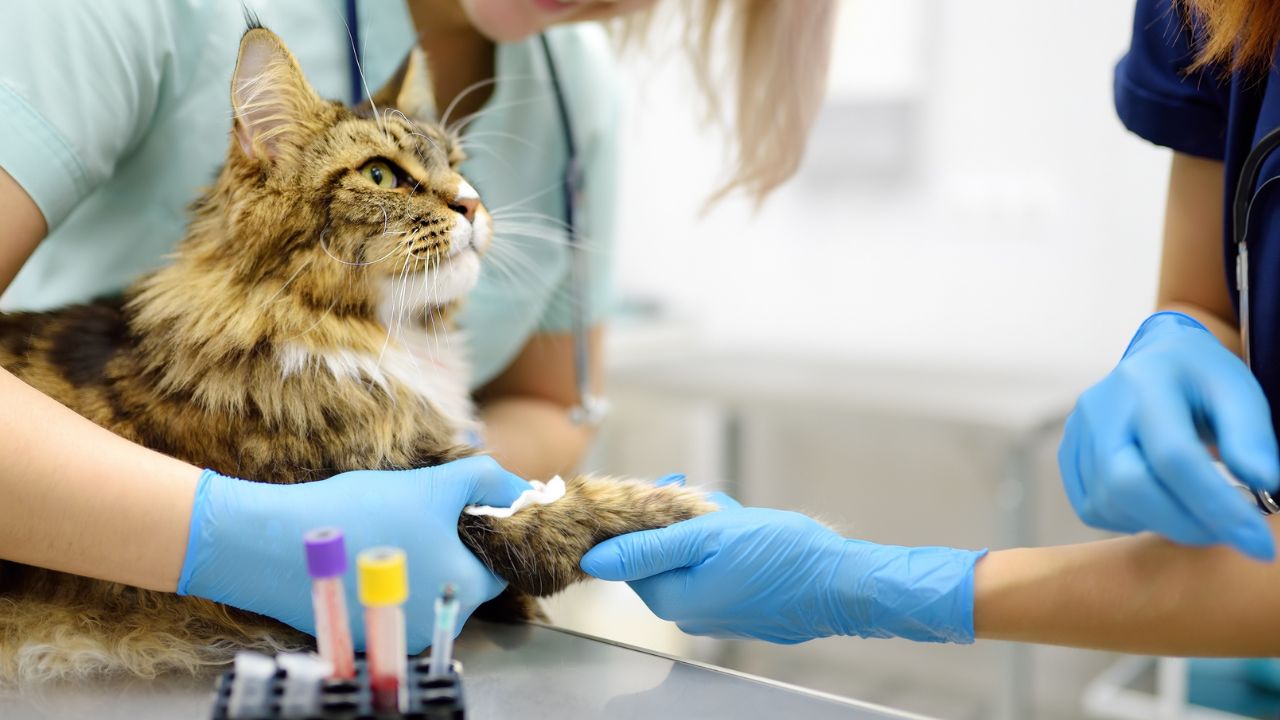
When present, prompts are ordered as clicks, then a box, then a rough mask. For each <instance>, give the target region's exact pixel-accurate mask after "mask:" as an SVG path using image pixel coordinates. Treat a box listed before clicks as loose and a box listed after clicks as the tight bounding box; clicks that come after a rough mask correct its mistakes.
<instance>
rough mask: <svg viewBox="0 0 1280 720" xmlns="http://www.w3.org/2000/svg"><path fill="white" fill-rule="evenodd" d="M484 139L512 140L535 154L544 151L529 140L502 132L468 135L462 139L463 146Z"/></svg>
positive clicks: (483, 131) (489, 131)
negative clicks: (477, 139)
mask: <svg viewBox="0 0 1280 720" xmlns="http://www.w3.org/2000/svg"><path fill="white" fill-rule="evenodd" d="M482 137H500V138H506V139H508V140H512V141H514V142H517V143H520V144H521V145H524V146H525V147H527V148H529V149H530V150H533V151H535V152H541V151H542V148H540V147H538V146H537V145H535V144H534V143H533V142H531V141H530V140H529V139H528V138H522V137H520V136H519V135H515V134H513V133H509V132H502V131H501V130H481V131H479V132H472V133H467V134H466V135H464V136H463V137H462V144H463V146H464V147H466V145H467V144H468V143H472V142H474V141H475V139H476V138H482Z"/></svg>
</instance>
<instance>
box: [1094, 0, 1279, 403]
mask: <svg viewBox="0 0 1280 720" xmlns="http://www.w3.org/2000/svg"><path fill="white" fill-rule="evenodd" d="M1179 4H1180V3H1178V2H1177V0H1138V7H1137V11H1136V13H1135V18H1134V23H1133V41H1132V45H1131V46H1130V48H1129V53H1128V54H1127V55H1125V57H1124V58H1123V59H1122V60H1121V61H1120V63H1119V65H1117V66H1116V81H1115V100H1116V111H1117V112H1118V113H1119V115H1120V120H1121V122H1123V123H1124V124H1125V127H1127V128H1129V130H1131V131H1133V132H1134V133H1136V134H1138V135H1140V136H1142V137H1143V138H1146V139H1147V140H1150V141H1151V142H1153V143H1155V144H1157V145H1163V146H1165V147H1168V148H1171V149H1173V150H1176V151H1178V152H1181V153H1185V154H1188V155H1196V156H1199V157H1204V158H1209V159H1212V160H1219V161H1222V162H1224V163H1225V165H1226V187H1225V188H1223V192H1224V194H1225V202H1224V203H1223V207H1224V208H1225V212H1224V217H1223V252H1224V253H1225V256H1226V271H1227V286H1228V287H1229V288H1230V289H1231V294H1232V301H1233V302H1237V301H1238V298H1237V293H1236V281H1235V255H1236V253H1235V247H1234V245H1233V244H1232V242H1231V236H1230V212H1231V203H1232V200H1233V199H1234V196H1235V191H1236V185H1237V184H1238V180H1239V176H1240V165H1241V164H1242V163H1243V162H1244V159H1245V157H1246V156H1247V155H1248V154H1249V150H1250V149H1251V148H1252V147H1253V145H1254V144H1255V143H1257V142H1258V140H1260V139H1262V137H1263V136H1264V135H1266V134H1267V133H1268V132H1270V131H1271V130H1273V129H1275V128H1277V127H1280V75H1277V72H1276V70H1275V69H1274V67H1273V68H1272V69H1271V70H1270V71H1269V72H1268V73H1267V74H1266V75H1263V74H1262V73H1260V72H1254V73H1251V74H1246V75H1240V74H1237V73H1233V74H1231V75H1230V76H1227V75H1226V74H1225V73H1223V72H1222V70H1221V69H1217V68H1208V69H1205V70H1201V71H1197V72H1192V73H1188V72H1187V68H1188V67H1189V66H1190V65H1191V63H1192V61H1193V60H1194V56H1195V50H1194V38H1193V35H1192V31H1191V29H1190V26H1189V24H1188V18H1187V16H1186V15H1185V14H1184V13H1183V12H1182V11H1181V10H1179V8H1178V5H1179ZM1277 175H1280V151H1277V152H1276V153H1273V154H1272V156H1271V157H1269V158H1267V161H1266V163H1265V164H1264V165H1263V166H1262V173H1261V175H1260V176H1259V181H1258V186H1259V187H1261V186H1262V184H1263V183H1265V182H1266V181H1267V180H1268V179H1269V178H1272V177H1276V176H1277ZM1254 192H1255V188H1250V189H1249V193H1250V194H1253V193H1254ZM1249 264H1250V265H1251V272H1250V278H1251V282H1250V300H1251V302H1252V308H1251V310H1252V313H1253V335H1252V337H1251V338H1250V342H1251V343H1252V352H1253V371H1254V374H1255V375H1257V377H1258V381H1259V382H1260V383H1261V385H1262V389H1263V390H1264V391H1265V392H1266V394H1267V398H1268V400H1269V401H1270V402H1271V408H1272V410H1271V415H1272V423H1273V427H1275V428H1280V412H1278V411H1280V182H1277V183H1272V184H1270V185H1268V186H1266V188H1264V189H1263V190H1262V192H1261V194H1259V195H1258V196H1257V198H1256V199H1255V200H1254V204H1253V210H1252V213H1251V215H1250V220H1249Z"/></svg>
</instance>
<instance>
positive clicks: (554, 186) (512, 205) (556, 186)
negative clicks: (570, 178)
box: [489, 181, 564, 217]
mask: <svg viewBox="0 0 1280 720" xmlns="http://www.w3.org/2000/svg"><path fill="white" fill-rule="evenodd" d="M563 187H564V184H563V183H560V182H558V181H557V182H554V183H551V184H550V185H548V186H547V187H545V188H543V189H541V190H539V191H537V192H535V193H531V194H529V195H526V196H525V197H522V198H520V199H519V200H516V201H514V202H509V203H507V204H506V205H501V206H498V207H496V208H489V215H490V216H491V217H496V215H497V214H500V213H503V212H506V211H508V210H518V209H524V210H527V209H528V208H522V207H521V206H522V205H524V204H525V203H527V202H532V201H534V200H537V199H538V198H540V197H542V196H544V195H546V194H548V193H552V192H555V191H557V190H560V189H561V188H563Z"/></svg>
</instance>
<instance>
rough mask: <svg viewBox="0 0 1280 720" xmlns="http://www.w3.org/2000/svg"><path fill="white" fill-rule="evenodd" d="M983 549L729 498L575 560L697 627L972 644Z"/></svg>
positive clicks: (724, 632) (739, 634) (782, 639)
mask: <svg viewBox="0 0 1280 720" xmlns="http://www.w3.org/2000/svg"><path fill="white" fill-rule="evenodd" d="M721 500H727V501H728V502H730V503H732V502H733V501H732V500H728V497H727V496H721V498H719V499H716V501H717V502H721ZM735 504H736V503H735ZM979 557H981V553H975V552H970V551H966V550H953V549H951V548H905V547H895V546H888V545H876V544H874V543H866V542H859V541H855V540H846V539H845V538H842V537H841V536H839V535H838V534H836V533H835V532H833V531H832V530H831V529H829V528H827V527H826V526H824V525H822V524H821V523H818V522H817V521H815V520H813V519H811V518H808V517H806V516H804V515H801V514H799V513H793V512H783V511H780V510H768V509H764V508H742V507H726V508H725V509H723V510H721V511H720V512H713V513H709V514H707V515H703V516H701V517H697V518H694V519H692V520H688V521H686V522H681V523H677V524H675V525H672V526H670V527H666V528H662V529H659V530H647V531H644V532H637V533H632V534H630V535H623V536H620V537H616V538H613V539H612V540H606V541H605V542H603V543H600V544H599V545H597V546H596V547H595V548H593V549H592V550H591V551H590V552H588V553H587V554H586V556H585V557H583V558H582V569H583V571H584V572H586V573H587V574H588V575H592V576H594V577H597V578H600V579H602V580H621V581H626V582H628V583H629V584H630V585H631V588H632V589H633V590H634V591H635V592H636V594H637V595H639V596H640V599H642V600H644V602H645V604H646V605H648V606H649V609H650V610H652V611H653V613H654V614H655V615H657V616H658V617H660V618H662V619H664V620H671V621H673V622H675V623H676V624H677V625H679V626H680V628H681V629H682V630H684V631H685V632H688V633H690V634H694V635H711V636H715V637H736V638H753V639H757V640H767V641H770V642H776V643H796V642H803V641H805V640H809V639H812V638H818V637H826V636H829V635H860V636H863V637H889V636H893V635H897V636H902V637H908V638H911V639H914V640H921V641H935V642H937V641H948V642H969V641H972V639H973V583H972V578H973V565H974V562H976V560H977V559H978V558H979Z"/></svg>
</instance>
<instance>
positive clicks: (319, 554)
mask: <svg viewBox="0 0 1280 720" xmlns="http://www.w3.org/2000/svg"><path fill="white" fill-rule="evenodd" d="M302 542H303V544H304V545H305V546H306V549H307V574H308V575H310V576H311V604H312V605H313V606H314V607H315V613H316V645H317V646H318V648H319V650H320V657H321V658H322V659H324V660H325V661H326V662H328V663H329V664H330V665H331V666H333V674H332V675H330V677H333V678H338V679H343V680H348V679H351V678H354V677H355V676H356V656H355V648H354V647H353V646H352V644H351V625H350V624H349V621H348V620H347V597H346V589H345V588H344V587H343V585H342V574H343V573H345V572H346V571H347V548H346V544H345V543H344V542H343V540H342V531H341V530H339V529H338V528H332V527H325V528H317V529H315V530H312V531H310V532H308V533H307V534H305V535H303V536H302Z"/></svg>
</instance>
